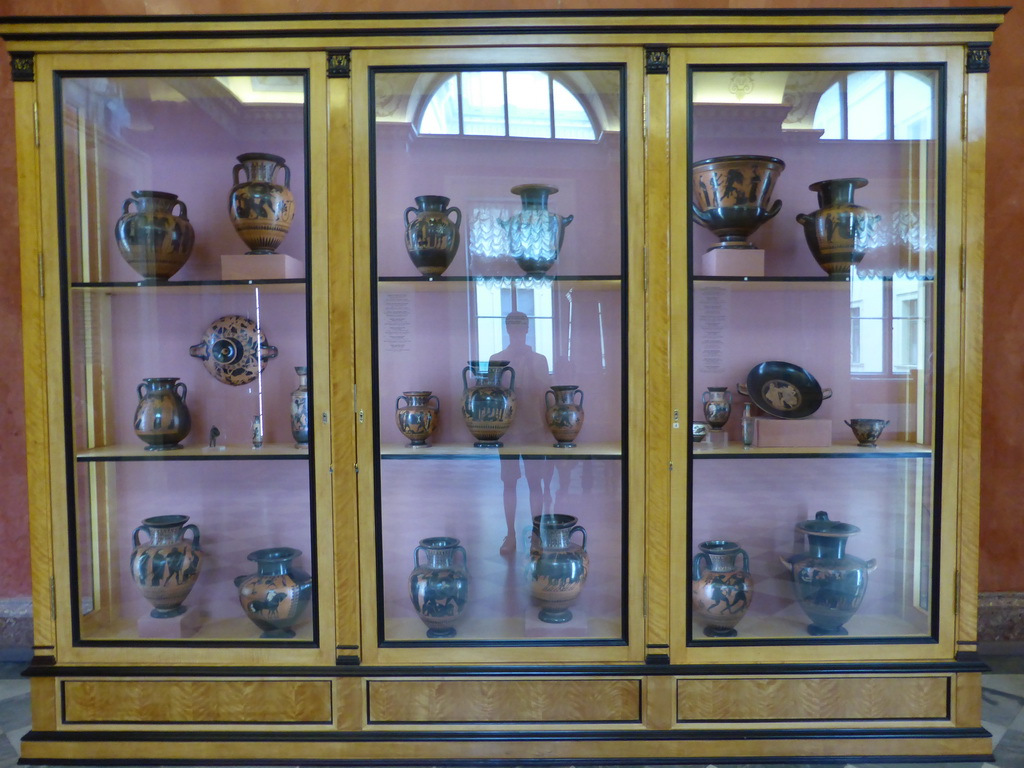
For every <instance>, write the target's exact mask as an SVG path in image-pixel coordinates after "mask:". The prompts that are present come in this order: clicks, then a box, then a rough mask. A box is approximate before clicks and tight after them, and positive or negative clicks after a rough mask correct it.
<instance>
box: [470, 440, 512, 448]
mask: <svg viewBox="0 0 1024 768" xmlns="http://www.w3.org/2000/svg"><path fill="white" fill-rule="evenodd" d="M503 445H505V444H504V443H503V442H501V441H500V440H478V441H477V442H475V443H473V447H474V448H501V447H502V446H503Z"/></svg>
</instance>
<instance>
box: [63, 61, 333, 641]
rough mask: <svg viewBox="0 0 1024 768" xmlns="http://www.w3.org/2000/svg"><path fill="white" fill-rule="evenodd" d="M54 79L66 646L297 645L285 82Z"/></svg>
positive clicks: (291, 203)
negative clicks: (59, 190)
mask: <svg viewBox="0 0 1024 768" xmlns="http://www.w3.org/2000/svg"><path fill="white" fill-rule="evenodd" d="M59 86H60V88H59V92H60V96H61V106H62V114H63V125H62V126H60V131H59V138H60V150H61V154H60V158H61V169H62V171H63V181H64V204H65V208H66V211H67V216H66V220H67V221H68V222H69V226H68V227H67V229H66V231H65V233H64V239H63V249H64V253H63V258H62V263H63V264H64V265H65V273H66V274H65V275H64V278H65V280H66V285H67V297H68V301H67V305H66V307H65V314H66V318H65V327H66V328H68V329H69V330H68V333H69V336H68V340H67V344H66V345H65V350H66V351H65V355H66V362H67V367H68V370H69V377H68V383H67V394H66V396H67V403H68V414H69V416H70V420H69V424H68V429H69V434H68V440H69V445H68V461H69V477H71V478H73V479H74V488H73V498H72V504H73V505H74V520H75V524H76V530H75V532H74V536H73V544H72V550H71V552H70V557H71V562H72V563H73V569H74V570H75V572H76V573H77V588H78V593H77V601H78V621H77V624H76V632H77V633H78V639H79V640H80V641H81V642H83V643H92V642H97V643H105V642H117V641H124V640H139V639H147V640H153V641H156V642H170V641H188V640H194V641H197V642H204V643H205V642H211V641H212V642H238V641H252V640H257V641H261V640H269V639H284V640H288V639H291V638H293V637H294V638H297V639H299V640H304V641H307V642H308V641H309V640H310V639H312V638H313V636H314V631H313V628H314V626H315V618H316V606H315V603H314V604H313V605H312V606H311V602H314V601H311V597H312V593H313V591H314V580H313V578H312V577H311V575H310V574H313V573H315V563H314V559H313V542H314V540H315V537H314V532H313V525H312V519H313V518H312V511H313V510H312V487H311V480H310V477H311V473H310V444H309V429H308V406H309V391H308V380H309V375H310V374H311V373H312V369H311V367H310V360H309V353H310V350H309V343H308V330H307V319H306V318H307V312H306V306H307V286H306V274H307V272H306V264H307V253H306V251H307V246H306V239H305V230H306V227H305V226H304V225H303V221H304V219H305V216H306V212H305V211H306V207H305V199H306V194H305V189H306V178H305V169H306V159H305V158H306V153H307V149H306V136H307V134H308V130H307V126H306V118H305V93H306V77H305V75H304V74H301V73H294V72H281V73H272V72H268V73H264V74H251V73H250V74H246V75H244V76H240V75H232V74H230V73H227V74H225V75H224V76H222V77H212V76H195V75H190V74H188V73H175V74H153V75H151V76H142V75H140V76H136V77H109V78H108V77H102V76H99V75H97V76H88V77H64V78H62V79H61V81H60V83H59ZM257 552H261V553H262V557H261V558H259V559H258V558H257V557H256V553H257ZM271 554H273V555H274V556H273V557H271ZM258 574H262V575H261V577H260V578H256V577H257V575H258Z"/></svg>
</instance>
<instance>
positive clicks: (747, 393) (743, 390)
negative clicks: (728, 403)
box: [736, 382, 750, 397]
mask: <svg viewBox="0 0 1024 768" xmlns="http://www.w3.org/2000/svg"><path fill="white" fill-rule="evenodd" d="M736 391H737V392H739V393H740V394H741V395H743V396H744V397H750V391H749V390H748V389H747V385H746V384H740V383H738V382H737V384H736Z"/></svg>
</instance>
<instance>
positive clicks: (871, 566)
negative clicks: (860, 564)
mask: <svg viewBox="0 0 1024 768" xmlns="http://www.w3.org/2000/svg"><path fill="white" fill-rule="evenodd" d="M864 565H865V567H866V570H867V572H868V573H874V571H875V568H877V567H878V561H877V560H875V558H873V557H872V558H871V559H870V560H867V561H865V562H864Z"/></svg>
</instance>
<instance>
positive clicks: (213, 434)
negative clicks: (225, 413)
mask: <svg viewBox="0 0 1024 768" xmlns="http://www.w3.org/2000/svg"><path fill="white" fill-rule="evenodd" d="M218 437H220V430H219V429H217V425H216V424H214V425H213V426H212V427H210V447H211V448H216V447H217V438H218Z"/></svg>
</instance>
